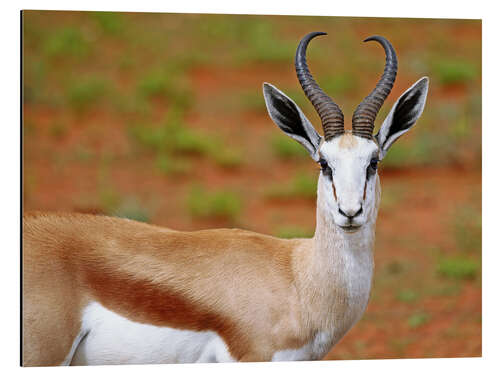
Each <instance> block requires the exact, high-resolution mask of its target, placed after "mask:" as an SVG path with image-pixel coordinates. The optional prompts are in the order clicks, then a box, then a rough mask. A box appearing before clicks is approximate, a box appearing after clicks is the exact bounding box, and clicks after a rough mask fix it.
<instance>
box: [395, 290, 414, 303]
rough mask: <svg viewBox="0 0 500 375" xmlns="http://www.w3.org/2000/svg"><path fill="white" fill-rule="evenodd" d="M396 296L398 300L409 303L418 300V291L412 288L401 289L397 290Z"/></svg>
mask: <svg viewBox="0 0 500 375" xmlns="http://www.w3.org/2000/svg"><path fill="white" fill-rule="evenodd" d="M396 298H397V299H398V301H401V302H406V303H411V302H415V301H416V300H418V293H417V292H415V291H414V290H412V289H403V290H400V291H399V292H397V294H396Z"/></svg>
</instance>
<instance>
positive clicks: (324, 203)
mask: <svg viewBox="0 0 500 375" xmlns="http://www.w3.org/2000/svg"><path fill="white" fill-rule="evenodd" d="M428 87H429V80H428V78H427V77H424V78H421V79H420V80H418V81H417V82H415V83H414V84H413V86H411V87H410V88H409V89H408V90H406V91H405V92H404V93H403V94H402V95H401V96H400V97H399V98H398V100H397V101H396V103H395V104H394V105H393V107H392V109H391V111H390V112H389V114H388V115H387V117H386V119H385V120H384V122H383V123H382V125H381V127H380V130H379V132H378V133H377V134H376V135H375V136H374V140H372V139H366V138H362V137H359V136H356V135H353V134H352V133H350V132H347V131H346V132H344V133H343V134H342V135H339V136H336V137H334V138H333V139H331V140H329V141H324V142H323V138H322V137H321V136H320V135H319V134H318V132H316V130H315V129H314V126H313V125H312V124H311V122H310V121H309V120H308V119H307V118H306V117H305V116H304V113H302V111H301V110H300V108H299V107H298V106H297V104H295V103H294V102H293V100H291V99H290V98H289V97H287V96H286V95H285V94H284V93H283V92H281V91H280V90H278V89H277V88H276V87H274V86H273V85H271V84H269V83H265V84H264V87H263V90H264V99H265V101H266V106H267V110H268V112H269V116H271V118H272V119H273V121H274V122H275V123H276V125H278V126H279V127H280V129H281V130H283V131H284V132H285V134H287V135H288V136H289V137H291V138H293V139H295V140H296V141H297V142H299V143H300V144H301V145H302V146H304V148H305V149H306V150H307V151H308V152H309V154H310V155H311V157H312V158H313V160H314V161H316V162H317V163H320V165H322V169H323V171H322V172H321V174H320V177H319V181H318V195H319V197H320V198H321V199H318V203H320V205H319V207H318V209H319V210H322V213H323V214H324V215H326V216H327V217H329V218H330V219H331V220H332V221H333V223H335V224H336V225H338V226H339V227H340V228H342V229H343V230H345V231H346V232H356V231H357V230H359V229H360V228H361V227H362V226H363V225H364V224H365V223H366V222H367V220H368V218H370V217H373V216H374V214H376V212H374V209H376V204H377V200H378V192H377V184H378V175H377V168H376V167H377V162H378V161H379V160H382V158H383V157H384V156H385V154H386V153H387V151H388V150H389V148H390V147H391V145H392V144H393V143H394V141H396V140H397V139H398V138H399V137H401V135H403V134H404V133H406V132H407V131H408V130H410V128H411V127H412V126H413V125H415V123H416V121H417V119H418V118H419V117H420V115H421V114H422V112H423V110H424V106H425V100H426V98H427V90H428ZM375 139H376V141H375ZM379 145H380V146H379Z"/></svg>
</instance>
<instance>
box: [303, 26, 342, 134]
mask: <svg viewBox="0 0 500 375" xmlns="http://www.w3.org/2000/svg"><path fill="white" fill-rule="evenodd" d="M318 35H326V33H323V32H318V31H316V32H312V33H309V34H307V35H306V36H305V37H304V38H302V40H301V41H300V43H299V46H298V47H297V52H296V54H295V71H296V72H297V78H298V79H299V82H300V85H301V86H302V90H304V93H305V94H306V96H307V98H308V99H309V101H310V102H311V103H312V105H313V106H314V108H315V109H316V112H318V115H319V117H320V118H321V123H322V125H323V131H324V133H325V140H326V141H328V140H330V139H332V138H333V137H336V136H337V135H341V134H343V133H344V114H343V113H342V110H341V109H340V108H339V106H338V105H337V104H335V102H334V101H333V100H332V99H331V98H330V97H329V96H328V95H326V94H325V92H324V91H323V90H322V89H321V87H319V85H318V84H317V83H316V81H315V80H314V78H313V77H312V74H311V72H310V71H309V68H308V66H307V62H306V49H307V45H308V44H309V42H310V41H311V39H313V38H314V37H316V36H318Z"/></svg>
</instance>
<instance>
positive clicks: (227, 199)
mask: <svg viewBox="0 0 500 375" xmlns="http://www.w3.org/2000/svg"><path fill="white" fill-rule="evenodd" d="M187 206H188V209H189V212H190V213H191V215H192V216H193V217H195V218H205V219H206V218H219V219H226V220H229V221H231V222H234V221H236V220H237V218H238V217H239V215H240V214H241V211H242V206H243V205H242V200H241V198H240V196H239V195H238V194H237V193H235V192H233V191H227V190H220V191H215V192H209V191H207V190H205V189H204V188H203V187H201V186H195V187H193V188H192V189H191V191H190V192H189V196H188V199H187Z"/></svg>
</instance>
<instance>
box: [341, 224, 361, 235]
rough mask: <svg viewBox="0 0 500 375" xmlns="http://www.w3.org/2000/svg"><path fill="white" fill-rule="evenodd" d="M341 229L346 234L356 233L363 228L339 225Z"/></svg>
mask: <svg viewBox="0 0 500 375" xmlns="http://www.w3.org/2000/svg"><path fill="white" fill-rule="evenodd" d="M339 227H340V228H341V229H342V230H343V231H344V232H346V233H354V232H357V231H358V230H359V229H360V228H361V225H346V226H342V225H339Z"/></svg>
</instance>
